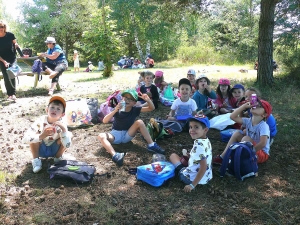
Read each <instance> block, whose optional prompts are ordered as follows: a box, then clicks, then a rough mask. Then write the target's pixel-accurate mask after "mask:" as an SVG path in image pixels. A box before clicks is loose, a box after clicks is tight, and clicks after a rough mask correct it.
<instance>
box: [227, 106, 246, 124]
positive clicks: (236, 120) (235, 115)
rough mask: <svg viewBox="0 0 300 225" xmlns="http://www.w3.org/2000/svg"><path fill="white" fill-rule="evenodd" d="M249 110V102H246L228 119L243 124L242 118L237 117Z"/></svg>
mask: <svg viewBox="0 0 300 225" xmlns="http://www.w3.org/2000/svg"><path fill="white" fill-rule="evenodd" d="M249 108H251V104H250V103H249V102H246V103H245V104H244V105H242V106H240V107H239V108H237V109H236V110H234V111H233V113H231V115H230V119H232V120H233V121H234V122H236V123H240V124H242V123H243V119H242V117H239V115H240V114H241V113H242V112H243V111H244V110H245V109H249Z"/></svg>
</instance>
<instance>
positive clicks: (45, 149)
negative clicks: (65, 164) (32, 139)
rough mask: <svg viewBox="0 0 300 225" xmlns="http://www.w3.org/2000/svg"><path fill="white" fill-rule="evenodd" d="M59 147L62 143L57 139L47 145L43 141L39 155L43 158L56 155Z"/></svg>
mask: <svg viewBox="0 0 300 225" xmlns="http://www.w3.org/2000/svg"><path fill="white" fill-rule="evenodd" d="M59 148H60V145H58V144H57V141H55V142H54V143H53V144H52V145H50V146H47V145H45V142H44V141H42V143H41V144H40V149H39V156H40V157H43V158H47V157H54V156H55V155H56V153H57V152H58V150H59Z"/></svg>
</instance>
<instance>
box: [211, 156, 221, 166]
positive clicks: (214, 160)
mask: <svg viewBox="0 0 300 225" xmlns="http://www.w3.org/2000/svg"><path fill="white" fill-rule="evenodd" d="M222 162H223V159H222V158H221V156H220V155H217V156H216V157H214V158H213V160H212V163H213V164H216V165H222Z"/></svg>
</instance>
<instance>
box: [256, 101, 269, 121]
mask: <svg viewBox="0 0 300 225" xmlns="http://www.w3.org/2000/svg"><path fill="white" fill-rule="evenodd" d="M258 102H259V103H261V105H262V107H263V108H264V110H265V112H266V113H267V118H269V116H270V115H271V113H272V106H271V104H270V103H269V102H267V101H265V100H261V99H260V100H259V101H258Z"/></svg>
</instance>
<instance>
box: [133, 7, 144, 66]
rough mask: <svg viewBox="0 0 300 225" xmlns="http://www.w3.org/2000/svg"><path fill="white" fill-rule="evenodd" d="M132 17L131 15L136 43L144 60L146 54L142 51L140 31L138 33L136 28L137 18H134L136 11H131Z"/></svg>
mask: <svg viewBox="0 0 300 225" xmlns="http://www.w3.org/2000/svg"><path fill="white" fill-rule="evenodd" d="M130 17H131V21H132V27H134V40H135V45H136V48H137V50H138V52H139V56H140V59H141V61H142V60H144V55H143V51H142V48H141V45H140V41H139V38H138V33H137V30H136V27H135V18H134V13H133V12H131V13H130Z"/></svg>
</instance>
